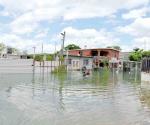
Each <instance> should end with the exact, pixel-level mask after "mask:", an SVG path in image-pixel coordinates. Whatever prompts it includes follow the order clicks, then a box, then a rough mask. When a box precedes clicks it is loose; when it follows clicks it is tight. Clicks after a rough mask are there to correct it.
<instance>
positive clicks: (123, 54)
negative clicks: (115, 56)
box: [119, 52, 131, 61]
mask: <svg viewBox="0 0 150 125" xmlns="http://www.w3.org/2000/svg"><path fill="white" fill-rule="evenodd" d="M130 54H131V52H120V53H119V60H121V61H123V60H124V61H129V55H130Z"/></svg>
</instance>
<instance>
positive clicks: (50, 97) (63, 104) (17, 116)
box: [0, 71, 150, 125]
mask: <svg viewBox="0 0 150 125" xmlns="http://www.w3.org/2000/svg"><path fill="white" fill-rule="evenodd" d="M149 124H150V85H148V84H147V83H142V82H141V81H140V74H136V73H128V72H127V73H121V72H120V73H116V72H115V71H110V72H109V71H98V72H93V73H92V74H91V75H90V76H88V77H83V76H82V74H81V72H79V71H78V72H77V71H76V72H69V73H68V74H57V75H56V74H49V73H41V74H1V75H0V125H149Z"/></svg>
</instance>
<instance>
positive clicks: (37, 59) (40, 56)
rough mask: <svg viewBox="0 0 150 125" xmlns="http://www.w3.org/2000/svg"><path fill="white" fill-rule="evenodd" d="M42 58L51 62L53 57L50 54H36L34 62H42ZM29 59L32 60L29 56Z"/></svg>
mask: <svg viewBox="0 0 150 125" xmlns="http://www.w3.org/2000/svg"><path fill="white" fill-rule="evenodd" d="M44 56H46V61H52V60H53V55H51V54H44V55H43V54H36V55H35V61H40V62H41V61H44ZM29 57H31V58H33V55H30V56H29Z"/></svg>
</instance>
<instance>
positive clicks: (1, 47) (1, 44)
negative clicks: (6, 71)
mask: <svg viewBox="0 0 150 125" xmlns="http://www.w3.org/2000/svg"><path fill="white" fill-rule="evenodd" d="M5 48H6V46H5V45H4V44H3V43H0V53H2V51H3V50H4V49H5Z"/></svg>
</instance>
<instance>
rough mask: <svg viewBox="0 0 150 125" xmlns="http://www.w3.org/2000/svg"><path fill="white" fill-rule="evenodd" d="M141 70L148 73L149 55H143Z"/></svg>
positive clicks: (149, 71)
mask: <svg viewBox="0 0 150 125" xmlns="http://www.w3.org/2000/svg"><path fill="white" fill-rule="evenodd" d="M142 71H143V72H147V73H150V57H145V58H143V60H142Z"/></svg>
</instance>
